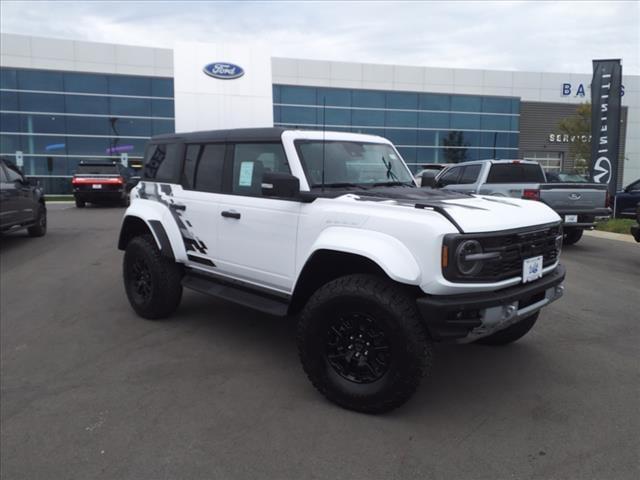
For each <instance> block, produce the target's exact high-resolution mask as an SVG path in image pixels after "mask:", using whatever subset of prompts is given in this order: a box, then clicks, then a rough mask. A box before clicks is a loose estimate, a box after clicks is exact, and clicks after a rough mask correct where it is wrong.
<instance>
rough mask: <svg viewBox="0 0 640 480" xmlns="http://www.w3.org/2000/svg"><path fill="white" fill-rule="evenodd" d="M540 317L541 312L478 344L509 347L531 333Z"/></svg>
mask: <svg viewBox="0 0 640 480" xmlns="http://www.w3.org/2000/svg"><path fill="white" fill-rule="evenodd" d="M539 315H540V312H536V313H534V314H533V315H531V316H529V317H527V318H524V319H522V320H520V321H519V322H518V323H514V324H513V325H511V326H510V327H507V328H505V329H504V330H500V331H498V332H496V333H494V334H492V335H489V336H488V337H484V338H480V339H479V340H476V343H480V344H482V345H493V346H500V345H508V344H510V343H513V342H515V341H516V340H519V339H521V338H522V337H524V336H525V335H526V334H527V333H529V330H531V329H532V328H533V326H534V325H535V324H536V321H537V320H538V316H539Z"/></svg>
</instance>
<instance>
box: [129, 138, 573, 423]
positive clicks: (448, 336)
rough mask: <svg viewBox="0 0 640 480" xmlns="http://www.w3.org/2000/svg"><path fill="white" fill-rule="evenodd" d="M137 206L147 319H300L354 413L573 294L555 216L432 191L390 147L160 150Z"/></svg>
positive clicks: (152, 156) (213, 145)
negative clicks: (256, 314)
mask: <svg viewBox="0 0 640 480" xmlns="http://www.w3.org/2000/svg"><path fill="white" fill-rule="evenodd" d="M131 200H132V202H131V206H130V207H129V208H128V210H127V211H126V213H125V216H124V220H123V223H122V228H121V232H120V238H119V244H118V246H119V248H120V249H121V250H124V251H125V254H124V260H123V274H124V284H125V290H126V293H127V296H128V298H129V301H130V303H131V305H132V307H133V309H134V310H135V311H136V312H137V313H138V314H139V315H140V316H142V317H144V318H148V319H157V318H162V317H166V316H169V315H170V314H172V313H173V312H174V311H175V310H176V308H177V307H178V305H179V304H180V301H181V295H182V289H183V287H184V288H190V289H193V290H196V291H199V292H202V293H206V294H210V295H214V296H217V297H219V298H223V299H226V300H229V301H232V302H236V303H240V304H243V305H246V306H247V307H250V308H253V309H256V310H259V311H262V312H266V313H268V314H272V315H282V316H284V315H295V316H297V317H298V324H297V325H298V327H297V328H298V332H297V333H298V335H297V342H298V349H299V353H300V359H301V361H302V365H303V368H304V370H305V372H306V373H307V375H308V377H309V379H310V380H311V382H312V383H313V385H314V386H315V387H316V388H317V389H318V390H319V391H320V392H321V393H322V394H324V395H325V396H326V397H327V398H329V399H330V400H332V401H333V402H335V403H337V404H339V405H341V406H343V407H346V408H349V409H353V410H358V411H363V412H370V413H377V412H384V411H387V410H390V409H393V408H395V407H397V406H399V405H401V404H402V403H404V402H405V401H406V400H408V399H409V397H410V396H411V395H412V394H413V393H414V391H415V390H416V388H417V387H418V385H419V383H420V380H421V378H422V377H423V375H424V374H425V373H427V372H428V370H429V369H430V368H431V364H432V357H433V347H432V343H433V342H440V341H457V342H474V341H478V342H483V343H486V344H492V345H502V344H506V343H509V342H513V341H515V340H517V339H518V338H520V337H522V336H523V335H525V334H526V333H527V332H528V331H529V330H530V329H531V328H532V327H533V325H534V323H535V322H536V320H537V318H538V314H539V312H540V310H541V309H542V308H543V307H544V306H546V305H548V304H549V303H550V302H553V301H554V300H556V299H557V298H559V297H560V296H561V295H562V291H563V287H562V282H563V279H564V276H565V271H564V268H563V267H562V266H561V265H560V264H559V255H560V250H561V242H562V230H561V222H560V218H559V217H558V215H557V214H556V213H555V212H554V211H553V210H551V209H550V208H549V207H547V206H546V205H544V204H543V203H540V202H530V201H527V200H518V199H512V198H509V199H500V198H495V197H483V196H476V195H467V194H463V193H456V192H448V191H443V190H434V189H431V188H418V187H417V186H416V184H415V182H414V179H413V177H412V175H411V172H410V170H409V169H408V168H407V166H406V165H405V163H404V162H403V160H402V158H401V157H400V155H399V153H398V152H397V150H396V149H395V148H394V146H393V145H392V144H391V143H390V142H389V141H388V140H386V139H384V138H381V137H376V136H369V135H359V134H349V133H341V132H318V131H298V130H285V129H279V128H267V129H243V130H226V131H212V132H196V133H186V134H173V135H162V136H158V137H154V138H153V139H152V140H151V141H150V143H149V145H148V147H147V151H146V158H145V165H144V176H143V179H142V181H141V182H140V184H139V185H138V186H137V187H136V188H135V189H134V190H133V191H132V194H131ZM212 314H215V312H212Z"/></svg>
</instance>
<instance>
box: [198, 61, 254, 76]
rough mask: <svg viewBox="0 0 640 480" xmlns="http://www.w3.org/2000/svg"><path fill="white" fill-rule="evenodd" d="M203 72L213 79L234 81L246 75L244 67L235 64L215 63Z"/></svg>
mask: <svg viewBox="0 0 640 480" xmlns="http://www.w3.org/2000/svg"><path fill="white" fill-rule="evenodd" d="M202 71H203V72H204V73H206V74H207V75H209V76H210V77H213V78H218V79H220V80H233V79H235V78H240V77H241V76H243V75H244V70H243V69H242V67H240V66H238V65H235V64H233V63H226V62H215V63H210V64H209V65H206V66H205V67H204V68H203V69H202Z"/></svg>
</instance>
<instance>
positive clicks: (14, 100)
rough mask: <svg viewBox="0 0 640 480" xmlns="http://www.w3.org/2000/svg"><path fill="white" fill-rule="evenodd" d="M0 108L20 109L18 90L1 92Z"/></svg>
mask: <svg viewBox="0 0 640 480" xmlns="http://www.w3.org/2000/svg"><path fill="white" fill-rule="evenodd" d="M0 110H14V111H16V110H18V94H17V93H16V92H0Z"/></svg>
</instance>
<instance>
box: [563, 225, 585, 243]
mask: <svg viewBox="0 0 640 480" xmlns="http://www.w3.org/2000/svg"><path fill="white" fill-rule="evenodd" d="M582 232H584V230H583V229H582V228H566V229H565V231H564V238H563V239H562V244H563V245H573V244H575V243H578V241H579V240H580V239H581V238H582Z"/></svg>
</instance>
